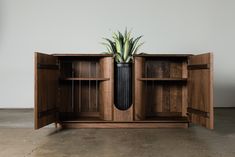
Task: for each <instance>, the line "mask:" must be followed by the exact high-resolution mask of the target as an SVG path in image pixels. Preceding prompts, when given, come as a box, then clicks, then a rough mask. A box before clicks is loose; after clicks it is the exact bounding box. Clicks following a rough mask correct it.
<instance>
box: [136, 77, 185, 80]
mask: <svg viewBox="0 0 235 157" xmlns="http://www.w3.org/2000/svg"><path fill="white" fill-rule="evenodd" d="M139 80H141V81H187V78H156V77H155V78H149V77H148V78H144V77H142V78H139Z"/></svg>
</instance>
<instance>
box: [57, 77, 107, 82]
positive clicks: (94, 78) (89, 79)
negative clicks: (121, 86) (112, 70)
mask: <svg viewBox="0 0 235 157" xmlns="http://www.w3.org/2000/svg"><path fill="white" fill-rule="evenodd" d="M61 80H67V81H106V80H110V79H109V78H102V77H93V78H91V77H66V78H61Z"/></svg>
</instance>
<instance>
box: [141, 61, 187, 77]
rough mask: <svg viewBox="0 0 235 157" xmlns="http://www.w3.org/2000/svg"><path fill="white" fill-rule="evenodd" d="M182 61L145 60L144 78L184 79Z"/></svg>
mask: <svg viewBox="0 0 235 157" xmlns="http://www.w3.org/2000/svg"><path fill="white" fill-rule="evenodd" d="M182 64H183V62H182V60H181V59H175V58H157V59H156V58H148V59H146V60H145V69H144V76H143V77H147V78H153V77H159V78H170V77H172V78H180V77H182Z"/></svg>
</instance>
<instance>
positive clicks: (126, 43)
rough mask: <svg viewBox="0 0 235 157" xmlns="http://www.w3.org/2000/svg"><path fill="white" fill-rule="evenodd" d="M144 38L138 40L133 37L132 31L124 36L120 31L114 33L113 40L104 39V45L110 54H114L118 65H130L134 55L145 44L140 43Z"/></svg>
mask: <svg viewBox="0 0 235 157" xmlns="http://www.w3.org/2000/svg"><path fill="white" fill-rule="evenodd" d="M140 38H142V36H139V37H137V38H133V37H131V31H129V32H128V31H127V29H126V30H125V33H124V34H122V33H120V32H119V31H117V33H113V40H111V39H108V38H104V40H105V41H106V42H103V43H102V44H103V45H105V46H106V48H107V50H108V52H107V53H108V54H114V57H115V60H116V62H117V63H129V62H131V61H132V59H133V55H134V54H136V53H137V51H138V49H139V48H140V46H142V45H143V44H144V43H138V42H139V40H140Z"/></svg>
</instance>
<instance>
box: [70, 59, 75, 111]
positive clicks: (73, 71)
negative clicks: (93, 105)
mask: <svg viewBox="0 0 235 157" xmlns="http://www.w3.org/2000/svg"><path fill="white" fill-rule="evenodd" d="M74 73H75V70H74V62H73V61H72V77H74V75H75V74H74ZM71 90H72V91H71V92H72V94H71V97H72V98H71V99H72V100H71V102H72V104H71V105H72V106H71V108H72V112H74V80H72V88H71Z"/></svg>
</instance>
